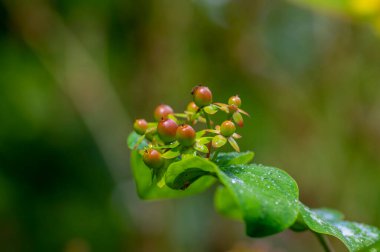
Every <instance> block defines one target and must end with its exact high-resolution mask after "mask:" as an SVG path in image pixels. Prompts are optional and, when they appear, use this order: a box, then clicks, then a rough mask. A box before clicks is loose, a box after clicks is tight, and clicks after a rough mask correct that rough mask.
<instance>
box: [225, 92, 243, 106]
mask: <svg viewBox="0 0 380 252" xmlns="http://www.w3.org/2000/svg"><path fill="white" fill-rule="evenodd" d="M228 104H229V105H235V106H237V107H238V108H240V106H241V99H240V97H239V96H237V95H235V96H231V97H230V99H228Z"/></svg>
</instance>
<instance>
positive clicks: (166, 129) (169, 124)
mask: <svg viewBox="0 0 380 252" xmlns="http://www.w3.org/2000/svg"><path fill="white" fill-rule="evenodd" d="M177 128H178V125H177V123H176V122H174V121H173V120H171V119H164V120H161V121H160V122H159V123H158V125H157V132H158V135H159V136H160V138H161V139H162V141H164V142H165V143H171V142H173V141H174V140H175V139H176V132H177Z"/></svg>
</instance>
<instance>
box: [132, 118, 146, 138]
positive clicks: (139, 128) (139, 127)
mask: <svg viewBox="0 0 380 252" xmlns="http://www.w3.org/2000/svg"><path fill="white" fill-rule="evenodd" d="M147 128H148V123H147V122H146V121H145V120H144V119H137V120H136V121H135V123H134V124H133V129H134V130H135V131H136V133H137V134H139V135H144V134H145V131H146V129H147Z"/></svg>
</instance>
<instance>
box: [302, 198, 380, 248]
mask: <svg viewBox="0 0 380 252" xmlns="http://www.w3.org/2000/svg"><path fill="white" fill-rule="evenodd" d="M300 213H301V216H302V218H303V220H304V223H305V224H306V225H307V226H308V227H309V228H310V229H311V230H312V231H314V232H317V233H321V234H327V235H331V236H334V237H336V238H338V239H339V240H341V241H342V242H343V243H344V244H345V245H346V247H347V248H348V249H349V250H350V251H360V250H363V249H366V248H368V247H369V246H371V245H373V244H375V243H376V242H379V241H380V230H379V229H377V228H375V227H372V226H369V225H365V224H361V223H357V222H349V221H343V220H342V219H341V218H342V217H343V216H342V215H340V216H339V218H337V215H335V217H334V215H330V214H327V215H326V213H325V212H321V211H320V210H312V209H310V208H308V207H306V206H304V205H303V204H300ZM365 251H368V250H365ZM369 251H370V250H369Z"/></svg>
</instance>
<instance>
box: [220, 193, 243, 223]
mask: <svg viewBox="0 0 380 252" xmlns="http://www.w3.org/2000/svg"><path fill="white" fill-rule="evenodd" d="M214 205H215V209H216V211H217V212H218V213H220V214H222V215H224V216H226V217H228V218H231V219H235V220H240V221H242V220H243V215H242V212H241V210H240V208H239V205H238V203H237V202H236V200H235V198H234V197H233V196H232V195H231V193H230V191H229V190H228V189H227V188H226V187H224V186H219V187H218V188H217V189H216V192H215V195H214Z"/></svg>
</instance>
